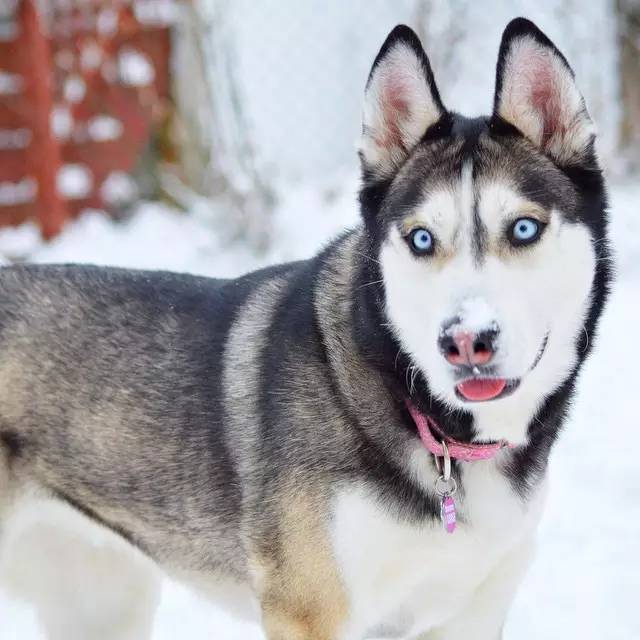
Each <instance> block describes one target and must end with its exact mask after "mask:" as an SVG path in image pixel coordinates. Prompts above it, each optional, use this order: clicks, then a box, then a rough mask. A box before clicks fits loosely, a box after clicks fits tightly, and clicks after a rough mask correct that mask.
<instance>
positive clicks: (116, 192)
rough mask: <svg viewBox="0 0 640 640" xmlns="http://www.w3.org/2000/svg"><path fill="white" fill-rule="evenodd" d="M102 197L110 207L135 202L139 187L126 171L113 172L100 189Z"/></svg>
mask: <svg viewBox="0 0 640 640" xmlns="http://www.w3.org/2000/svg"><path fill="white" fill-rule="evenodd" d="M100 196H101V197H102V199H103V200H104V202H106V203H107V204H108V205H122V204H126V203H129V202H132V201H133V200H135V198H136V197H137V196H138V187H137V185H136V183H135V180H134V179H133V178H132V177H131V176H130V175H129V174H128V173H125V172H124V171H112V172H111V173H110V174H109V175H108V176H107V177H106V178H105V180H104V182H103V183H102V186H101V187H100Z"/></svg>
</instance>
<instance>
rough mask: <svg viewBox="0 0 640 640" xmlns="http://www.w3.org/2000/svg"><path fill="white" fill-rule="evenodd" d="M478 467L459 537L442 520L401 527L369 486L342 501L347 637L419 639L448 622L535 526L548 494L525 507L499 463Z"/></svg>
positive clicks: (338, 544)
mask: <svg viewBox="0 0 640 640" xmlns="http://www.w3.org/2000/svg"><path fill="white" fill-rule="evenodd" d="M470 467H472V468H468V469H466V470H465V473H464V485H465V495H464V500H463V501H460V500H458V509H459V520H460V521H459V525H458V529H457V530H456V531H455V533H453V534H448V533H446V532H445V531H444V529H443V527H442V525H441V523H440V522H439V521H438V522H434V521H431V522H429V523H427V524H423V525H417V524H409V523H406V522H405V523H403V522H400V521H399V520H398V518H397V517H396V516H395V515H394V514H392V513H390V512H389V511H388V510H387V509H385V507H384V505H382V504H381V503H380V502H379V501H377V500H376V498H375V497H374V496H373V495H371V494H367V492H366V491H365V490H364V489H362V488H359V489H352V490H350V491H345V492H343V493H341V494H340V495H339V496H338V498H337V501H336V506H335V511H334V519H333V530H332V533H333V542H334V549H335V553H336V558H337V561H338V564H339V569H340V572H341V575H342V577H343V581H344V585H345V588H346V590H347V596H348V599H349V603H350V615H349V619H348V621H347V623H346V625H345V629H344V632H343V638H345V639H346V638H349V640H353V639H354V638H362V637H366V635H367V632H372V631H373V630H374V629H375V630H378V629H384V630H385V633H389V634H392V633H396V634H397V636H398V637H405V636H407V637H413V636H415V634H418V633H422V632H424V631H427V630H428V629H430V628H433V627H436V626H438V625H440V624H442V623H443V622H445V621H446V620H448V619H449V618H451V617H452V616H454V615H455V613H456V612H457V611H458V610H460V609H461V608H462V607H463V606H464V604H465V603H466V602H468V601H469V599H470V598H471V597H472V596H473V594H474V592H475V590H476V589H477V588H478V586H479V585H480V584H481V583H482V582H483V581H484V580H485V579H486V578H487V577H488V576H489V575H490V574H491V573H492V572H493V571H494V570H495V569H496V566H497V564H498V562H499V561H500V560H501V559H502V558H503V557H504V556H505V554H507V553H508V552H509V551H510V550H511V549H513V548H514V547H515V546H516V545H517V544H519V543H520V541H521V540H523V539H524V538H525V536H526V534H527V533H530V532H531V531H532V530H533V529H534V528H535V526H536V525H537V522H538V520H539V516H540V512H541V506H542V504H541V503H542V493H543V492H542V491H538V492H537V493H536V495H535V496H534V497H533V498H531V499H529V500H528V501H527V502H526V503H525V502H523V501H522V499H521V498H520V497H518V496H517V495H516V494H514V492H513V491H512V489H511V487H510V485H509V483H508V482H507V480H506V479H505V477H504V476H503V475H502V474H501V473H499V471H498V470H497V469H496V468H495V466H494V465H493V464H492V463H473V464H472V465H470ZM371 637H375V635H373V634H372V635H371Z"/></svg>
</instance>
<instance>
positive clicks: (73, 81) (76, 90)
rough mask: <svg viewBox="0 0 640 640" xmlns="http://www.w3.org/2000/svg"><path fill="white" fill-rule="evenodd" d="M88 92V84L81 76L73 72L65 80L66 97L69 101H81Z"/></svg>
mask: <svg viewBox="0 0 640 640" xmlns="http://www.w3.org/2000/svg"><path fill="white" fill-rule="evenodd" d="M86 92H87V85H86V84H85V81H84V80H83V79H82V77H81V76H79V75H76V74H72V75H70V76H68V77H67V79H66V80H65V81H64V88H63V93H64V98H65V100H66V101H67V102H71V103H72V104H73V103H76V102H81V101H82V99H83V98H84V96H85V94H86Z"/></svg>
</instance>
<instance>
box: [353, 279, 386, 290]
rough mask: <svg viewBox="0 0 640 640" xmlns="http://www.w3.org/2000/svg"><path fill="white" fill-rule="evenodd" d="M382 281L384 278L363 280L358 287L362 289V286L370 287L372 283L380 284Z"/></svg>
mask: <svg viewBox="0 0 640 640" xmlns="http://www.w3.org/2000/svg"><path fill="white" fill-rule="evenodd" d="M383 282H384V280H373V281H372V282H365V283H364V284H361V285H360V286H359V287H358V289H362V288H364V287H370V286H371V285H374V284H382V283H383Z"/></svg>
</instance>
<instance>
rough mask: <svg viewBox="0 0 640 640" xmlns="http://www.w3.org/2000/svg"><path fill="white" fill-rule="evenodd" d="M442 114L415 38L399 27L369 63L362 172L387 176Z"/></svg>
mask: <svg viewBox="0 0 640 640" xmlns="http://www.w3.org/2000/svg"><path fill="white" fill-rule="evenodd" d="M444 113H445V108H444V107H443V105H442V101H441V100H440V94H439V93H438V89H437V87H436V84H435V81H434V79H433V72H432V71H431V65H430V64H429V59H428V58H427V54H426V53H425V52H424V49H423V48H422V44H421V43H420V39H419V38H418V36H417V35H416V34H415V33H414V32H413V31H412V30H411V29H410V28H409V27H407V26H404V25H399V26H397V27H396V28H395V29H394V30H393V31H392V32H391V33H390V34H389V36H388V37H387V39H386V40H385V42H384V44H383V45H382V48H381V49H380V53H378V56H377V57H376V59H375V62H374V63H373V68H372V69H371V73H370V74H369V80H368V82H367V86H366V89H365V99H364V109H363V115H362V139H361V142H360V158H361V160H362V166H363V170H364V172H365V176H368V177H372V178H374V179H381V178H382V179H383V178H388V177H391V176H392V175H393V173H394V172H395V171H396V170H397V169H398V168H399V167H400V165H401V164H402V163H403V162H404V160H406V158H407V157H408V155H409V154H410V153H411V151H412V150H413V149H414V148H415V146H416V145H417V144H418V142H420V139H421V138H422V136H424V134H425V133H426V131H427V129H428V128H429V127H430V126H431V125H433V124H435V123H436V122H437V121H438V120H439V119H440V117H441V116H442V115H443V114H444Z"/></svg>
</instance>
